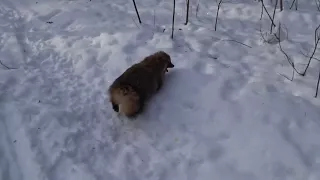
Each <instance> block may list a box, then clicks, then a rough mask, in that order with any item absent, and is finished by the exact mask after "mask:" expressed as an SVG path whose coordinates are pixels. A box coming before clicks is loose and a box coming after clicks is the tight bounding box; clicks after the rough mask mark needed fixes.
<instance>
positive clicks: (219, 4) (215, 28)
mask: <svg viewBox="0 0 320 180" xmlns="http://www.w3.org/2000/svg"><path fill="white" fill-rule="evenodd" d="M221 3H222V0H220V1H219V3H218V10H217V15H216V22H215V25H214V30H215V31H217V22H218V16H219V10H220V6H221Z"/></svg>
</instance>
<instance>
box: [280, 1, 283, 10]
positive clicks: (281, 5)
mask: <svg viewBox="0 0 320 180" xmlns="http://www.w3.org/2000/svg"><path fill="white" fill-rule="evenodd" d="M280 11H283V0H280Z"/></svg>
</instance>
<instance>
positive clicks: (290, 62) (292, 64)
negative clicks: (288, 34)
mask: <svg viewBox="0 0 320 180" xmlns="http://www.w3.org/2000/svg"><path fill="white" fill-rule="evenodd" d="M280 29H281V24H280V23H279V37H278V36H277V34H274V35H275V37H276V38H277V39H278V42H279V48H280V51H281V52H282V53H283V54H284V55H285V56H286V58H287V60H288V62H289V64H290V65H291V66H292V68H293V70H294V71H295V72H296V73H297V74H299V75H302V74H301V73H299V71H298V70H297V69H296V67H295V65H294V62H293V61H292V60H291V58H290V57H289V56H288V54H287V53H286V52H285V51H284V50H283V49H282V46H281V41H280V37H281V35H280V34H281V30H280ZM293 75H294V73H293ZM292 78H293V76H292Z"/></svg>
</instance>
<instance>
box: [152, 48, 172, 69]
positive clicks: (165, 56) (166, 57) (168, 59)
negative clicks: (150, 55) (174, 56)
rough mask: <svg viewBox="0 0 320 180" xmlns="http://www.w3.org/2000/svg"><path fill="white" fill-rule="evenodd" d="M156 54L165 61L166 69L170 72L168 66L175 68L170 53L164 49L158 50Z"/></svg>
mask: <svg viewBox="0 0 320 180" xmlns="http://www.w3.org/2000/svg"><path fill="white" fill-rule="evenodd" d="M156 55H157V56H158V57H159V59H161V62H162V63H163V62H164V63H165V70H166V72H168V68H173V67H174V64H173V63H172V61H171V57H170V55H169V54H167V53H165V52H164V51H158V52H156Z"/></svg>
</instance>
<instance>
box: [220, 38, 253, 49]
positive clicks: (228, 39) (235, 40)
mask: <svg viewBox="0 0 320 180" xmlns="http://www.w3.org/2000/svg"><path fill="white" fill-rule="evenodd" d="M222 41H233V42H236V43H239V44H242V45H244V46H247V47H249V48H252V47H251V46H249V45H247V44H244V43H242V42H239V41H236V40H233V39H222Z"/></svg>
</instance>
